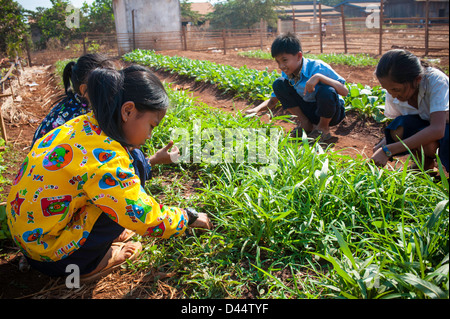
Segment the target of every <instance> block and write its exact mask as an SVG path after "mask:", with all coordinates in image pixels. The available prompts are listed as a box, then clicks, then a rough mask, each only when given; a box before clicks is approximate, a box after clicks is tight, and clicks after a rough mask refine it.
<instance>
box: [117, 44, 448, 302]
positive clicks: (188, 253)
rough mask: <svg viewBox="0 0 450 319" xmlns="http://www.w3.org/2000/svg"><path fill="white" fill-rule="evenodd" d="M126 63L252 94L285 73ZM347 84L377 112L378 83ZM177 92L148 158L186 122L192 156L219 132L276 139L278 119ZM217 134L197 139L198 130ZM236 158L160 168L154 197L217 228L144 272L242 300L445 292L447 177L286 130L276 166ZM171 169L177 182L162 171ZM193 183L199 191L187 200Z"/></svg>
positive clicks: (192, 293)
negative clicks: (387, 164)
mask: <svg viewBox="0 0 450 319" xmlns="http://www.w3.org/2000/svg"><path fill="white" fill-rule="evenodd" d="M124 59H125V60H127V61H133V62H137V63H141V64H144V65H147V66H150V67H152V68H156V69H159V68H162V69H164V70H167V71H170V72H174V73H178V74H183V75H187V76H190V77H195V78H196V79H197V80H199V81H210V82H211V83H214V84H216V85H218V86H219V87H221V88H222V89H223V90H230V91H233V92H235V93H236V94H239V95H241V96H246V97H249V98H254V99H263V98H266V97H267V96H268V95H270V93H271V92H270V89H268V87H269V88H270V83H271V82H272V81H273V79H274V78H276V77H277V76H278V74H276V73H275V72H273V73H269V72H267V71H255V70H250V69H247V68H245V67H242V68H239V69H236V68H232V67H228V66H222V65H217V64H214V63H211V62H209V61H194V60H189V59H186V58H180V57H166V56H162V55H158V54H155V53H154V52H152V51H135V52H132V53H129V54H127V55H125V56H124ZM256 87H258V90H256V89H255V88H256ZM349 88H350V93H349V96H348V97H347V104H348V105H353V106H358V105H359V103H362V104H363V106H365V107H366V106H367V104H369V105H374V106H375V107H377V108H379V104H380V103H377V102H379V101H380V100H381V99H382V98H383V92H382V91H381V90H380V89H379V88H367V87H362V86H360V85H350V86H349ZM168 92H169V95H170V97H171V99H172V105H173V106H174V107H173V108H171V109H170V110H169V111H168V113H167V116H166V117H165V118H164V120H163V122H162V123H161V124H160V126H159V127H158V129H157V130H156V131H155V133H154V135H153V137H152V140H151V141H149V142H148V143H147V145H146V146H145V148H146V152H148V153H150V154H151V153H153V152H155V151H156V150H157V149H158V148H159V147H161V146H163V145H165V144H166V143H167V142H168V141H169V140H170V139H173V138H174V132H175V131H177V128H182V129H183V130H184V132H185V133H184V134H183V135H182V137H181V139H186V138H187V139H188V143H187V145H188V148H189V150H188V151H187V152H188V154H191V155H192V154H194V153H195V150H194V148H195V147H200V148H201V150H202V151H201V152H200V153H201V154H205V151H206V153H209V152H211V143H213V142H214V140H215V139H217V135H219V136H221V137H222V138H220V142H219V144H221V143H223V140H225V139H223V137H224V136H225V135H226V133H225V132H224V131H225V130H226V129H241V130H246V131H247V132H248V131H250V130H258V131H259V132H261V131H263V132H265V134H267V139H269V138H270V136H269V135H270V132H271V129H273V127H274V126H273V124H272V123H274V121H275V120H276V119H273V121H272V122H271V123H269V124H264V123H261V122H260V121H259V120H258V119H257V118H245V117H242V116H241V115H240V114H237V115H231V114H228V113H224V112H220V111H219V110H216V109H213V108H210V107H208V106H207V105H205V104H203V103H201V102H200V101H198V100H195V99H194V98H193V97H192V96H191V95H190V94H189V92H187V91H177V90H172V89H171V88H170V86H168ZM358 100H359V101H360V102H354V101H358ZM212 131H214V132H215V134H209V133H207V134H202V133H201V134H200V135H199V136H200V137H201V139H200V140H198V139H196V134H197V137H198V133H196V132H212ZM217 131H218V132H219V134H217ZM175 136H176V138H178V140H175V142H176V143H179V142H180V136H179V134H178V135H175ZM185 142H186V141H184V142H183V144H185V145H186V143H185ZM241 142H242V141H241ZM244 143H247V144H248V145H250V144H249V143H250V142H249V141H248V140H245V139H244ZM236 144H237V143H236ZM270 151H273V149H271V150H270ZM183 152H185V149H183ZM267 152H269V149H267ZM245 156H248V153H245ZM246 158H247V157H246ZM191 159H193V158H191ZM234 159H235V160H234V161H231V162H230V161H226V162H225V161H222V162H220V161H219V163H216V164H211V163H209V162H207V161H199V162H195V161H189V160H188V161H185V162H183V163H180V164H177V165H175V166H174V165H172V166H161V167H156V168H154V169H155V170H156V173H155V178H154V179H153V180H152V181H151V182H149V183H148V184H147V186H146V189H147V190H148V191H149V192H150V193H151V194H152V195H153V196H155V197H156V198H160V199H161V200H164V202H165V203H167V204H173V205H179V206H181V207H185V206H193V207H196V208H197V209H198V210H200V211H204V212H207V213H208V214H210V216H211V217H212V219H213V222H214V224H215V226H216V227H215V228H214V230H213V231H211V232H207V233H202V232H195V231H194V233H193V235H192V236H187V237H185V238H183V239H182V240H173V241H168V242H167V241H166V242H158V243H155V242H152V243H149V245H148V246H147V247H146V250H147V251H148V252H149V254H147V255H146V259H144V261H143V262H142V263H143V264H142V267H144V268H145V267H146V266H148V265H152V267H161V268H162V269H164V271H167V272H175V273H177V276H175V277H174V278H172V279H171V280H172V281H171V284H173V285H175V286H176V288H178V289H180V290H182V291H183V292H184V293H185V294H186V296H187V297H190V298H245V297H247V295H246V292H249V291H252V294H253V297H257V298H350V299H351V298H361V299H365V298H367V299H369V298H377V299H378V298H383V299H389V298H406V299H414V298H448V296H449V294H448V284H449V276H448V270H449V269H448V265H449V260H448V259H449V251H448V222H449V212H448V207H449V197H448V190H449V186H448V181H447V180H446V179H445V178H442V179H440V180H439V179H438V180H436V179H433V178H432V177H430V176H429V175H427V174H426V173H424V172H411V171H408V170H406V167H407V166H408V165H409V164H411V163H410V162H409V161H407V162H406V163H405V164H404V167H403V170H401V171H392V170H389V169H385V168H379V167H376V166H374V165H373V164H372V163H371V162H370V161H369V160H367V159H363V158H362V157H358V158H352V157H350V156H347V155H343V154H342V153H341V152H339V151H334V150H332V149H329V148H327V149H323V148H322V147H321V146H320V145H318V144H314V145H310V144H309V142H308V141H307V139H306V137H305V136H304V137H303V138H301V139H298V140H296V141H294V142H293V141H292V140H291V139H289V138H287V137H286V136H283V137H281V138H280V140H278V143H277V145H276V159H277V161H276V163H275V165H273V164H274V163H271V164H272V166H271V167H270V169H269V170H264V168H265V167H267V165H268V164H260V163H252V162H250V161H248V160H244V161H238V160H237V157H235V158H234ZM167 170H170V171H171V173H172V174H174V175H176V178H173V176H172V177H170V178H168V177H163V176H167ZM164 172H165V173H166V174H163V173H164ZM167 179H169V180H170V183H168V182H167ZM193 182H195V183H197V184H196V185H197V186H196V191H195V192H194V193H192V194H190V195H189V196H185V194H184V190H185V189H186V185H192V183H193Z"/></svg>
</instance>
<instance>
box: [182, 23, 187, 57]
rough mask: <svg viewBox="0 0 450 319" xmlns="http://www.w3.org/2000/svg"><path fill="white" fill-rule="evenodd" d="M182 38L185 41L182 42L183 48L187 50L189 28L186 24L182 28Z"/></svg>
mask: <svg viewBox="0 0 450 319" xmlns="http://www.w3.org/2000/svg"><path fill="white" fill-rule="evenodd" d="M181 38H182V40H183V43H182V45H183V50H184V51H187V39H186V38H187V28H186V26H183V27H182V29H181Z"/></svg>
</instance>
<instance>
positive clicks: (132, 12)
mask: <svg viewBox="0 0 450 319" xmlns="http://www.w3.org/2000/svg"><path fill="white" fill-rule="evenodd" d="M131 23H132V25H133V51H134V50H136V30H135V26H134V10H131Z"/></svg>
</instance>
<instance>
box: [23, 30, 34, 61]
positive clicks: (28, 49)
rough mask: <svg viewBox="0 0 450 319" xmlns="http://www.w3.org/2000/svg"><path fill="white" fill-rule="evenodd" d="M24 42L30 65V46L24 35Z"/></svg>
mask: <svg viewBox="0 0 450 319" xmlns="http://www.w3.org/2000/svg"><path fill="white" fill-rule="evenodd" d="M23 40H24V42H25V50H27V57H28V66H30V67H31V66H32V64H31V54H30V46H29V45H28V37H27V36H26V35H25V36H24V38H23Z"/></svg>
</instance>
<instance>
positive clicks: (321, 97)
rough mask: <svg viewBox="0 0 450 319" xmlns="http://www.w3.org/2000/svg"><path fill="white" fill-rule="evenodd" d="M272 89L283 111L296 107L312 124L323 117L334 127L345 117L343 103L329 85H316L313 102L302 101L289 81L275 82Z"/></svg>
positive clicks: (282, 79)
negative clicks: (329, 119) (329, 120)
mask: <svg viewBox="0 0 450 319" xmlns="http://www.w3.org/2000/svg"><path fill="white" fill-rule="evenodd" d="M272 87H273V91H274V93H275V95H276V97H277V99H278V100H280V102H281V105H282V107H283V109H289V108H292V107H297V106H298V107H300V109H301V110H302V112H303V114H304V115H305V116H306V117H307V118H308V119H309V120H310V121H311V123H313V124H318V123H319V121H320V118H321V117H323V118H331V122H330V126H334V125H337V124H339V123H340V122H341V121H342V120H343V119H344V117H345V108H344V101H342V100H341V99H340V98H339V95H338V93H337V92H336V90H335V89H334V88H333V87H331V86H329V85H324V84H318V85H316V88H315V89H316V101H315V102H306V101H305V100H303V98H302V97H301V96H300V95H299V94H298V93H297V91H296V90H295V88H294V87H293V86H291V85H290V84H289V81H288V80H286V79H285V78H283V77H280V78H278V79H277V80H275V82H274V83H273V86H272Z"/></svg>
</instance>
